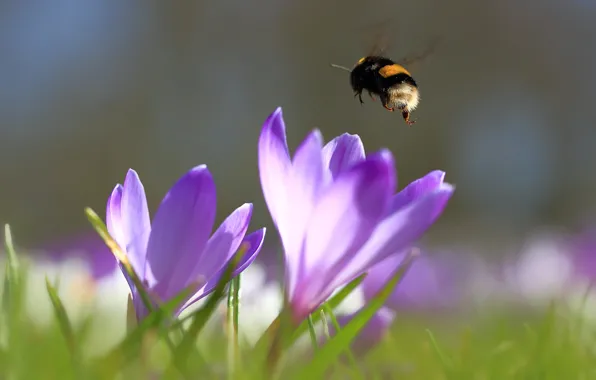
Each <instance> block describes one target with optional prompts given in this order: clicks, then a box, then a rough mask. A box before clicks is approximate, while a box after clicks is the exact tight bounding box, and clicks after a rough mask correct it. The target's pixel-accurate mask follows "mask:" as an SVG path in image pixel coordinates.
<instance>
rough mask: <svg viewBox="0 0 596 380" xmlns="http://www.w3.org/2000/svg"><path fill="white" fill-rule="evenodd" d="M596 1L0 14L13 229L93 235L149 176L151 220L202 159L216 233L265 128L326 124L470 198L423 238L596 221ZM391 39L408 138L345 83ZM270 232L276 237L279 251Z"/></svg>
mask: <svg viewBox="0 0 596 380" xmlns="http://www.w3.org/2000/svg"><path fill="white" fill-rule="evenodd" d="M595 17H596V6H594V4H592V3H591V2H590V1H584V0H574V1H569V2H561V1H553V0H525V1H517V0H515V1H514V0H501V1H477V0H458V1H451V2H444V1H438V0H417V1H413V0H398V1H390V0H374V1H371V2H362V1H345V0H344V1H339V0H327V1H319V0H302V1H288V0H285V1H273V0H253V1H250V2H246V1H233V0H221V1H210V2H207V1H194V2H141V1H138V2H134V1H129V2H117V1H97V0H95V1H93V0H89V1H79V0H56V1H53V2H51V3H46V2H35V1H23V0H21V1H15V0H6V1H3V2H2V3H1V4H0V56H1V57H2V58H1V59H0V83H1V86H0V178H2V180H1V182H0V183H1V185H0V191H1V194H2V197H0V221H1V222H2V223H11V226H12V228H13V232H14V233H15V234H16V236H17V241H18V243H19V244H21V245H25V246H39V245H44V244H46V242H49V241H52V240H55V239H57V238H59V237H62V236H71V235H76V234H80V233H86V232H90V231H91V229H90V227H89V226H88V223H87V221H86V219H85V216H84V214H83V208H84V207H86V206H90V207H92V208H94V209H95V210H96V211H97V212H98V213H99V214H100V215H101V216H102V217H103V215H104V210H105V202H106V200H107V197H108V195H109V194H110V192H111V190H112V188H113V186H114V185H115V184H116V183H118V182H122V181H123V179H124V176H125V174H126V170H127V169H128V168H134V169H135V170H137V171H138V173H139V175H140V177H141V180H142V181H143V182H144V184H145V189H146V192H147V195H148V198H149V206H150V209H151V211H152V212H154V211H155V210H156V208H157V206H158V204H159V202H160V200H161V199H162V197H163V195H164V194H165V192H166V191H167V190H168V189H169V187H170V186H171V185H172V184H173V183H174V181H175V180H176V179H177V178H179V177H180V176H181V175H182V174H183V173H185V172H186V171H187V170H188V169H189V168H191V167H193V166H195V165H198V164H203V163H204V164H207V165H208V166H209V168H210V169H211V171H212V173H213V175H214V177H215V180H216V183H217V186H218V205H217V206H218V220H220V221H221V220H222V219H223V218H224V217H225V216H226V215H228V214H229V213H230V212H231V211H232V210H233V209H234V208H236V207H237V206H238V205H240V204H242V203H244V202H253V203H254V204H255V213H254V217H253V227H252V228H251V230H254V229H255V228H257V227H258V226H262V225H266V226H271V222H270V218H269V216H268V212H267V208H266V206H265V204H264V201H263V198H262V193H261V189H260V184H259V177H258V170H257V139H258V135H259V131H260V128H261V125H262V122H263V121H264V120H265V118H266V117H267V116H268V115H269V114H270V113H271V112H272V111H273V110H274V109H275V107H277V106H282V107H283V109H284V117H285V120H286V123H287V128H288V140H289V145H290V149H292V150H293V149H294V148H295V147H296V146H297V144H298V143H299V141H301V140H302V139H303V138H304V136H305V135H306V133H307V132H308V131H310V130H311V129H313V128H320V129H321V130H322V132H323V135H324V137H325V138H326V139H327V140H329V139H331V138H333V137H334V136H336V135H339V134H341V133H343V132H350V133H357V134H359V135H360V136H361V137H362V139H363V141H364V144H365V147H366V149H367V151H374V150H377V149H379V148H381V147H387V148H389V149H391V150H392V151H393V153H394V154H395V157H396V161H397V165H398V171H399V179H400V188H401V187H403V186H405V184H406V183H408V182H410V181H411V180H413V179H416V178H418V177H421V176H422V175H424V174H426V173H427V172H429V171H431V170H434V169H442V170H445V171H446V172H447V180H448V182H451V183H454V184H456V186H457V191H456V193H455V196H454V198H453V200H452V202H451V203H450V204H449V206H448V207H447V210H446V212H445V214H444V215H443V216H442V217H441V219H440V221H439V223H438V224H437V225H436V226H434V227H433V228H432V229H431V231H430V233H429V234H427V236H426V237H425V240H427V241H431V242H434V243H437V244H448V243H451V242H462V241H465V242H466V244H468V243H469V244H470V245H472V246H478V247H483V251H487V252H491V251H494V252H503V251H506V250H507V249H508V247H509V246H510V245H511V244H516V242H518V241H521V240H522V239H523V237H524V236H525V235H526V234H527V233H528V232H530V231H533V230H535V229H536V228H538V227H541V226H545V225H555V226H564V227H566V228H567V229H570V230H579V229H582V228H584V227H585V226H587V225H590V224H591V223H592V222H593V221H594V220H596V176H594V175H593V173H594V171H595V168H596V149H595V148H596V128H595V125H596V124H595V122H596V107H594V105H593V104H594V99H595V97H594V88H596V75H595V72H594V67H596V51H595V50H594V49H593V48H592V47H593V46H595V44H596V23H594V19H595ZM379 35H382V36H383V38H384V39H386V40H387V41H388V42H389V45H388V47H387V54H388V55H389V56H390V57H392V58H393V59H394V60H397V61H399V60H400V59H402V58H407V57H411V56H415V55H417V54H420V53H421V52H423V51H424V50H426V49H427V48H428V47H429V45H430V44H432V42H433V40H434V39H436V38H439V44H438V45H437V47H436V49H435V50H434V51H433V53H432V54H431V55H430V56H428V57H427V58H426V59H425V60H424V61H422V62H420V63H418V64H416V66H413V67H412V68H411V72H412V74H413V76H414V78H415V79H416V80H417V81H418V84H419V86H420V91H421V95H422V102H421V105H420V108H419V110H418V111H416V112H415V113H414V115H413V117H414V119H416V120H417V124H415V125H414V126H413V127H412V128H408V127H407V126H406V125H405V124H404V122H403V120H402V119H401V117H400V115H398V114H396V113H390V112H387V111H385V110H384V109H383V108H382V107H381V105H380V104H379V103H378V102H375V103H373V102H372V101H370V100H368V97H364V101H365V104H364V105H363V106H361V105H360V104H359V102H358V101H357V100H356V99H354V97H353V95H352V91H351V89H350V86H349V78H348V74H347V73H346V72H342V71H340V70H335V69H332V68H330V67H329V63H331V62H333V63H337V64H342V65H345V66H349V67H351V66H352V65H353V64H354V63H355V62H356V61H357V60H358V59H359V58H360V57H361V56H363V55H366V54H368V53H369V52H370V50H371V48H372V47H373V46H374V44H375V42H377V41H376V39H378V38H379ZM273 237H274V234H271V235H270V238H273Z"/></svg>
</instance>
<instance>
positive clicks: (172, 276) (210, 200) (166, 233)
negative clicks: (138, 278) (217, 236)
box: [146, 165, 216, 300]
mask: <svg viewBox="0 0 596 380" xmlns="http://www.w3.org/2000/svg"><path fill="white" fill-rule="evenodd" d="M215 202H216V194H215V183H214V182H213V178H212V176H211V173H210V172H209V170H208V169H207V167H206V166H205V165H200V166H197V167H195V168H193V169H191V170H190V171H189V172H188V173H186V174H185V175H184V176H183V177H182V178H180V179H179V180H178V182H176V184H174V186H173V187H172V188H171V189H170V191H169V192H168V194H166V196H165V198H164V199H163V201H162V202H161V205H160V206H159V209H158V210H157V213H156V214H155V218H154V221H153V227H152V231H151V236H150V237H149V244H148V247H147V265H148V267H147V271H148V272H150V273H151V277H150V278H149V277H148V275H146V279H147V280H148V282H149V287H150V288H151V289H152V291H153V292H154V294H156V295H157V296H159V297H160V298H161V299H162V300H166V299H169V298H171V297H172V296H174V295H176V294H178V293H179V292H180V291H181V290H182V289H183V288H184V286H185V284H186V282H187V281H188V279H189V277H190V276H191V274H192V271H193V270H194V267H195V262H196V260H198V258H199V257H200V255H201V254H202V253H203V249H204V248H205V245H206V244H207V239H208V238H209V235H210V234H211V230H212V228H213V222H214V220H215Z"/></svg>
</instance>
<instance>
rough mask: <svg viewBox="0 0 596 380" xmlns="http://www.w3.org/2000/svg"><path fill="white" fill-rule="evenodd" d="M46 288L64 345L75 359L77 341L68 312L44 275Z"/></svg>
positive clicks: (75, 359)
mask: <svg viewBox="0 0 596 380" xmlns="http://www.w3.org/2000/svg"><path fill="white" fill-rule="evenodd" d="M46 289H47V290H48V295H49V296H50V301H51V302H52V306H53V307H54V314H55V316H56V319H57V320H58V325H59V326H60V331H62V335H63V336H64V339H65V340H66V345H67V347H68V350H69V351H70V354H71V357H72V358H73V360H74V361H75V363H76V361H77V355H78V351H77V343H76V338H75V334H74V331H73V329H72V324H71V323H70V320H69V318H68V314H67V313H66V309H65V308H64V305H63V304H62V300H60V297H59V296H58V292H57V290H56V288H54V286H53V285H52V284H51V283H50V280H48V278H47V277H46Z"/></svg>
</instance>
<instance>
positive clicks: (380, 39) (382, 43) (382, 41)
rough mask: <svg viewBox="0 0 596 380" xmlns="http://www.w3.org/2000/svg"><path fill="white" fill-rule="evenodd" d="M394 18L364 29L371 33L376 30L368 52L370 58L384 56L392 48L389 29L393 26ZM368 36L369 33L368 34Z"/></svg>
mask: <svg viewBox="0 0 596 380" xmlns="http://www.w3.org/2000/svg"><path fill="white" fill-rule="evenodd" d="M393 21H394V20H393V18H387V19H385V20H383V21H379V22H375V23H373V24H370V25H367V26H365V27H364V28H363V29H364V30H367V31H370V30H371V29H372V30H376V33H374V37H373V38H372V39H371V43H369V44H368V45H369V46H372V47H371V49H370V50H369V52H368V55H369V56H379V55H380V56H383V55H385V53H386V51H387V50H388V49H389V46H390V39H389V27H390V25H391V24H393ZM367 34H368V32H367Z"/></svg>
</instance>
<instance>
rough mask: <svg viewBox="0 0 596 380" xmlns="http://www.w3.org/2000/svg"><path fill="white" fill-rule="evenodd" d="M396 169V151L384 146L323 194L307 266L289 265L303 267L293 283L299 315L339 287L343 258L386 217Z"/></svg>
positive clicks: (295, 309) (291, 294)
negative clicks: (334, 280)
mask: <svg viewBox="0 0 596 380" xmlns="http://www.w3.org/2000/svg"><path fill="white" fill-rule="evenodd" d="M394 173H395V171H394V166H393V159H392V157H391V154H390V153H389V152H388V151H383V152H381V153H379V154H377V155H374V156H371V157H370V158H368V159H366V160H365V161H363V162H361V163H360V164H358V165H356V166H354V167H353V168H352V169H351V170H349V171H348V172H346V173H344V174H343V175H340V176H339V177H338V179H337V180H336V181H335V182H334V183H333V184H332V185H331V186H330V188H329V190H328V191H327V192H326V193H325V194H323V195H322V196H321V199H320V201H319V203H318V205H317V208H316V210H315V212H314V213H313V216H312V219H311V221H310V224H309V226H308V232H307V236H306V240H305V248H304V253H303V254H302V255H301V258H302V263H301V264H302V265H301V267H299V268H294V267H290V266H288V268H289V270H290V271H291V270H299V274H298V283H297V284H296V286H295V287H293V288H288V291H289V298H290V302H291V303H292V307H293V312H294V316H295V317H296V318H297V319H300V318H302V317H304V316H306V315H307V314H308V313H310V312H311V311H312V310H313V309H314V308H316V307H318V306H319V305H320V304H321V303H322V302H323V301H324V300H325V299H326V298H327V297H328V296H329V295H330V294H331V293H332V292H333V290H335V288H333V287H332V286H333V284H330V283H329V279H330V278H333V277H335V276H336V275H338V272H343V271H342V269H341V267H342V265H343V262H344V261H345V260H348V259H349V258H350V257H351V256H352V255H353V254H354V253H355V252H357V251H358V249H359V248H360V247H361V246H362V245H363V244H364V243H365V242H366V240H367V239H368V238H369V237H370V234H371V233H372V231H373V230H374V228H375V226H376V224H377V223H378V222H379V220H380V218H382V216H383V214H384V212H385V208H386V207H387V205H388V203H389V200H390V197H391V194H392V193H393V191H394V189H395V174H394ZM358 274H359V273H356V274H355V275H356V276H357V275H358ZM330 285H331V286H330ZM297 289H299V292H298V291H297ZM295 293H296V294H295ZM294 296H296V298H294Z"/></svg>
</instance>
